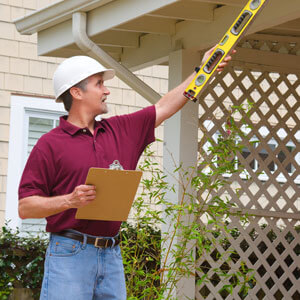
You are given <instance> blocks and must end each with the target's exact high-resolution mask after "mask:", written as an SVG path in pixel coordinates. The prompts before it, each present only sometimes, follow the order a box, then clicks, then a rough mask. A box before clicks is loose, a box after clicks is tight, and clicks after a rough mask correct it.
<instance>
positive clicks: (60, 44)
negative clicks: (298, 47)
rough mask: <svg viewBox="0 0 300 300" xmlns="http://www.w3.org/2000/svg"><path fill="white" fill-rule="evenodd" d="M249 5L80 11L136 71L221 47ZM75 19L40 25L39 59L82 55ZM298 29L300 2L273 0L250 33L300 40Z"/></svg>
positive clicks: (226, 0)
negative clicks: (178, 53) (184, 52)
mask: <svg viewBox="0 0 300 300" xmlns="http://www.w3.org/2000/svg"><path fill="white" fill-rule="evenodd" d="M69 1H71V2H74V1H73V0H69ZM247 1H248V0H160V1H156V0H151V1H148V0H105V1H104V0H102V1H100V0H99V1H89V2H90V6H88V5H86V6H85V7H84V9H83V10H81V11H85V12H87V20H88V21H87V28H88V35H89V37H90V38H91V39H92V40H93V41H94V42H95V43H97V44H98V45H99V46H100V47H102V48H103V49H104V50H106V51H107V52H108V53H109V54H110V55H111V56H113V57H114V58H115V59H116V60H117V61H119V62H121V63H122V64H124V65H126V66H127V67H129V68H131V69H138V68H141V67H144V66H147V65H149V64H153V63H164V62H166V61H167V59H168V56H169V53H170V52H172V51H174V50H176V49H182V48H184V49H190V50H195V51H201V50H204V49H207V48H208V47H210V46H212V45H213V44H215V43H217V42H218V41H219V39H220V38H221V37H222V35H223V34H224V33H225V31H226V30H227V28H228V27H229V26H230V25H231V24H232V22H233V21H234V19H235V18H236V16H237V15H238V14H239V12H240V10H241V8H242V7H243V6H244V5H245V4H246V3H247ZM63 2H68V1H63ZM75 2H76V1H75ZM75 2H74V3H75ZM77 2H78V1H77ZM47 9H49V8H46V9H45V10H47ZM71 11H72V12H73V11H76V8H75V9H73V10H72V9H71V8H69V12H71ZM77 11H78V10H77ZM79 11H80V10H79ZM36 14H37V15H38V14H39V12H37V13H36ZM71 15H72V14H71V13H65V14H64V15H63V16H61V18H60V19H59V18H57V19H56V20H55V22H52V24H50V23H49V26H45V24H43V26H41V27H39V28H38V27H36V32H37V33H38V54H39V55H47V56H58V57H69V56H71V55H77V54H82V52H81V50H80V49H79V48H78V47H77V46H76V45H75V43H74V40H73V36H72V20H71ZM33 17H34V14H33ZM299 28H300V4H299V0H289V1H282V0H270V1H269V3H268V5H267V7H266V8H265V9H264V11H263V12H262V14H261V15H260V16H259V17H258V19H257V20H256V21H255V23H254V24H253V25H252V27H251V28H250V30H249V31H248V34H250V35H251V34H254V33H256V34H261V37H263V36H264V35H269V36H270V35H271V36H272V37H273V36H275V37H276V36H278V38H285V39H290V38H294V39H297V38H298V37H299V36H300V29H299Z"/></svg>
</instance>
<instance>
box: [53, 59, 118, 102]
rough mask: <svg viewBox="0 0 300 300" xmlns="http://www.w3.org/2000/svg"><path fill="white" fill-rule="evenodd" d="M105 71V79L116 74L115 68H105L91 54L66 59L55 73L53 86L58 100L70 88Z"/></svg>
mask: <svg viewBox="0 0 300 300" xmlns="http://www.w3.org/2000/svg"><path fill="white" fill-rule="evenodd" d="M100 72H103V80H108V79H112V78H113V77H114V76H115V71H114V70H113V69H106V68H104V67H103V66H102V65H101V64H100V63H99V62H98V61H97V60H95V59H93V58H91V57H89V56H73V57H70V58H67V59H66V60H64V61H63V62H62V63H61V64H60V65H59V66H58V68H57V69H56V71H55V72H54V75H53V86H54V93H55V99H56V102H62V101H61V99H59V97H60V96H61V95H62V94H63V93H64V92H65V91H67V90H68V89H69V88H71V87H72V86H74V85H75V84H77V83H78V82H80V81H82V80H84V79H86V78H88V77H89V76H91V75H94V74H97V73H100Z"/></svg>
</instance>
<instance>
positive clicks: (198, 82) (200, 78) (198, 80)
mask: <svg viewBox="0 0 300 300" xmlns="http://www.w3.org/2000/svg"><path fill="white" fill-rule="evenodd" d="M205 80H206V76H205V75H204V74H201V75H199V76H198V77H197V78H196V80H195V85H196V86H200V85H202V84H203V83H204V82H205Z"/></svg>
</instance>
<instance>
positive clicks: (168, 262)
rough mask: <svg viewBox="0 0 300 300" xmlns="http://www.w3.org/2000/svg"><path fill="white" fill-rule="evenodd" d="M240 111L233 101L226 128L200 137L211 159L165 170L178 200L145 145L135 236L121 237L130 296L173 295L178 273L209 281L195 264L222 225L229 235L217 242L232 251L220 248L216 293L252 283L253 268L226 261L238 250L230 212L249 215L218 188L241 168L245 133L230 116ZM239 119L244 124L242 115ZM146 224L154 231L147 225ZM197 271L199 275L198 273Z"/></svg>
mask: <svg viewBox="0 0 300 300" xmlns="http://www.w3.org/2000/svg"><path fill="white" fill-rule="evenodd" d="M250 104H251V103H249V104H248V107H247V108H246V109H247V110H249V107H250ZM239 112H245V107H242V106H239V107H238V106H236V107H232V111H231V112H228V113H229V117H228V121H227V124H226V125H225V128H224V134H223V135H221V134H220V135H219V136H218V137H217V140H213V139H210V138H208V137H207V136H205V138H204V139H203V141H202V142H203V143H204V141H205V140H208V141H209V142H210V147H209V149H208V152H209V155H208V157H209V159H203V157H202V158H200V159H199V162H198V165H197V166H194V167H190V168H188V170H184V169H183V167H182V166H174V168H175V171H174V174H169V176H175V175H176V178H177V183H178V184H179V185H180V188H181V190H182V197H181V199H180V201H179V203H175V204H174V203H173V202H171V201H168V199H167V197H166V195H167V194H166V193H167V192H168V193H170V191H175V188H174V187H172V186H169V184H168V182H167V178H166V177H167V175H165V174H163V172H162V171H161V170H160V168H159V165H158V163H156V162H155V161H154V160H153V155H154V153H153V152H152V151H151V150H150V148H147V149H146V151H145V157H144V160H143V162H142V164H141V165H140V169H141V170H142V171H144V172H145V173H146V176H145V178H144V179H143V180H142V191H141V192H140V195H139V197H138V198H137V200H136V201H135V203H134V211H135V214H134V218H133V219H134V224H135V227H134V230H135V231H136V241H131V240H128V239H126V240H123V242H122V248H123V255H124V264H125V273H126V278H127V290H128V299H131V300H133V299H174V297H175V296H174V293H173V291H174V289H175V288H176V286H177V283H178V282H179V280H180V279H181V278H183V277H191V276H192V277H193V278H194V279H195V282H196V283H197V284H198V285H201V284H202V283H204V282H205V281H207V272H208V269H207V270H204V269H205V268H203V266H202V267H195V262H196V260H197V259H198V258H199V257H202V256H203V255H204V254H205V253H210V251H211V250H212V249H213V247H215V246H216V244H217V243H218V239H217V238H218V237H219V235H220V234H221V229H222V234H224V232H225V234H226V235H227V236H224V237H223V238H222V240H221V243H223V244H227V246H228V247H227V252H226V253H228V252H230V253H231V254H232V255H230V256H229V258H228V255H225V253H223V254H222V255H221V254H220V253H219V254H218V255H219V256H220V257H218V259H219V260H220V262H221V261H222V260H223V263H222V264H221V263H220V268H216V269H215V270H214V271H215V273H216V274H218V277H219V278H221V280H223V281H224V285H223V287H222V289H221V290H220V294H222V293H227V294H228V293H229V294H230V293H232V291H233V289H234V288H235V287H236V286H240V295H241V297H243V295H247V292H248V289H249V288H250V287H251V286H253V284H254V280H255V279H254V271H253V270H252V269H249V268H248V267H247V266H246V264H245V263H244V262H241V263H240V266H239V267H236V266H235V269H233V267H232V265H233V264H230V260H234V259H235V257H237V253H236V252H235V250H234V249H233V248H232V247H231V245H230V242H229V238H230V236H233V235H234V234H237V232H236V230H232V229H229V227H228V217H229V216H230V215H232V214H235V215H236V216H239V217H240V219H241V222H244V223H246V222H247V216H243V215H241V214H239V213H238V212H237V211H236V212H233V211H232V209H233V208H235V205H234V203H232V202H231V201H230V199H227V200H224V199H221V197H220V195H219V194H218V191H219V190H220V188H221V187H223V186H224V185H228V184H229V185H230V184H231V182H230V177H228V175H232V174H233V173H242V172H243V167H242V166H241V164H239V162H238V161H237V154H238V153H239V152H241V151H242V149H243V148H244V146H243V145H242V144H241V140H242V139H241V137H244V133H243V131H242V130H241V128H240V127H239V126H238V124H236V123H235V121H234V114H235V113H239ZM247 113H248V111H246V115H247ZM242 122H243V123H244V125H246V122H245V121H243V120H242ZM203 132H204V133H205V129H204V130H203ZM200 148H201V146H200ZM237 166H238V167H237ZM178 178H179V179H178ZM236 192H237V193H238V191H236ZM199 195H205V197H199ZM155 208H163V209H155ZM203 215H205V216H206V218H207V222H206V223H205V224H202V223H201V222H199V220H200V217H201V216H203ZM162 225H164V226H162ZM149 227H150V228H151V229H152V230H153V232H152V230H150V231H149ZM160 228H167V229H164V230H162V231H161V236H160V239H159V238H158V229H160ZM154 233H155V234H154ZM152 234H153V235H152ZM149 241H150V243H149ZM223 246H224V245H223ZM141 248H142V249H143V250H142V251H141ZM159 249H162V252H160V251H159ZM149 262H151V263H149ZM150 266H151V267H150ZM203 270H204V271H203ZM201 273H202V274H203V275H202V276H201V277H199V274H201ZM228 282H229V283H228Z"/></svg>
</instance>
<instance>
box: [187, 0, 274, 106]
mask: <svg viewBox="0 0 300 300" xmlns="http://www.w3.org/2000/svg"><path fill="white" fill-rule="evenodd" d="M268 1H269V0H250V1H249V2H248V4H247V5H246V6H245V7H244V9H243V10H242V12H241V13H240V15H239V16H238V17H237V19H236V20H235V21H234V23H233V25H232V26H231V27H230V29H229V30H228V31H227V32H226V34H225V35H224V37H223V38H222V39H221V41H220V43H219V44H218V45H217V47H216V49H215V50H214V52H213V53H212V54H211V56H210V57H209V58H208V59H207V61H206V62H205V63H204V64H203V66H202V67H201V68H200V70H199V71H198V72H197V75H196V76H195V77H194V79H193V80H192V82H191V83H190V84H189V86H188V87H187V88H186V90H185V91H184V93H183V94H184V96H185V97H187V98H188V99H190V100H192V101H194V102H195V101H197V97H198V96H199V95H200V93H201V92H202V91H203V90H204V88H205V86H206V85H207V84H208V83H209V81H210V80H211V79H212V77H213V75H214V73H215V72H216V70H217V68H218V65H219V64H220V63H221V62H222V60H223V59H224V58H225V57H226V55H227V54H228V53H229V52H230V51H231V50H232V48H233V47H234V46H235V45H236V44H237V43H238V41H239V40H240V39H241V37H242V36H243V34H244V33H245V32H246V29H247V27H248V26H249V25H250V24H251V23H252V22H253V21H254V19H255V18H256V17H257V16H258V13H259V12H260V11H261V10H262V8H263V7H264V6H265V5H266V4H267V2H268Z"/></svg>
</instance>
